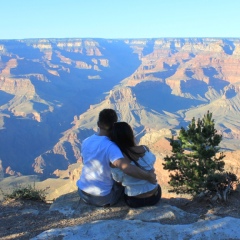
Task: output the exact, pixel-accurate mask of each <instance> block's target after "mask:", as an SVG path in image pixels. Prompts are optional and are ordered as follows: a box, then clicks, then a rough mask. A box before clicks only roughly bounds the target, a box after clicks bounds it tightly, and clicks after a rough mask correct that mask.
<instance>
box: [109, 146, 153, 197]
mask: <svg viewBox="0 0 240 240" xmlns="http://www.w3.org/2000/svg"><path fill="white" fill-rule="evenodd" d="M144 148H145V147H144ZM145 150H146V152H145V155H144V156H143V157H141V158H139V160H138V161H137V162H138V164H139V165H140V166H141V168H143V169H145V170H151V169H152V168H153V165H154V163H155V161H156V157H155V155H154V154H153V153H152V152H151V151H148V149H147V148H145ZM131 164H133V165H135V164H134V162H131ZM111 171H112V176H113V179H114V180H115V181H116V182H121V183H122V185H123V186H124V187H125V194H126V195H128V196H137V195H139V194H142V193H146V192H149V191H151V190H153V189H154V188H155V187H156V186H157V184H152V183H150V182H148V181H147V180H141V179H138V178H134V177H131V176H129V175H127V174H125V173H124V172H123V171H122V170H121V169H119V168H111Z"/></svg>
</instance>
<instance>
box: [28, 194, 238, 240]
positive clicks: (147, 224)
mask: <svg viewBox="0 0 240 240" xmlns="http://www.w3.org/2000/svg"><path fill="white" fill-rule="evenodd" d="M50 211H59V212H61V213H63V214H64V215H66V216H68V217H74V216H78V217H80V216H81V217H82V218H83V223H84V224H81V225H77V226H74V227H66V228H61V229H60V228H59V229H50V230H48V231H45V232H43V233H41V234H40V235H38V236H36V237H34V238H32V240H40V239H55V238H56V237H58V238H59V239H68V240H69V239H99V240H101V239H102V240H103V239H138V240H139V239H144V240H146V239H240V233H239V226H240V219H238V218H232V217H225V218H220V217H219V216H215V215H208V216H204V220H203V216H201V215H198V214H193V213H187V212H185V211H183V210H181V209H179V208H177V207H175V206H172V205H169V204H167V203H166V202H164V199H163V200H162V201H160V202H159V203H158V204H157V205H155V206H152V207H145V208H139V209H131V208H129V207H128V206H126V205H125V204H124V202H123V200H121V201H120V202H119V203H118V204H117V205H115V206H114V207H110V208H101V207H94V206H90V205H87V204H85V203H84V202H83V201H81V199H80V197H79V195H78V193H77V192H72V193H69V194H65V195H63V196H61V197H59V198H58V199H57V200H56V201H55V202H54V203H53V204H52V205H51V207H50Z"/></svg>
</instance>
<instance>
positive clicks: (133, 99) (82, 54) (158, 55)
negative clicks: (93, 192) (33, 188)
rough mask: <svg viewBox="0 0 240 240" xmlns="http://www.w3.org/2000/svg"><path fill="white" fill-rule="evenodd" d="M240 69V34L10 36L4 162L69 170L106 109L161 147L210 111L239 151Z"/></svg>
mask: <svg viewBox="0 0 240 240" xmlns="http://www.w3.org/2000/svg"><path fill="white" fill-rule="evenodd" d="M239 66H240V40H239V39H208V38H205V39H200V38H194V39H131V40H128V39H123V40H107V39H31V40H11V41H7V40H4V41H3V40H2V41H0V129H1V130H0V158H1V159H2V168H3V169H4V171H5V172H6V169H11V171H10V170H9V171H8V174H11V173H12V174H13V173H18V174H21V173H23V174H29V173H32V172H33V171H35V172H37V173H39V174H43V175H44V176H49V175H51V174H53V173H54V172H55V174H58V173H59V171H64V170H66V169H67V167H68V166H69V164H72V163H75V162H77V161H79V159H80V155H81V150H80V148H81V142H82V140H83V139H84V138H85V137H87V136H89V135H90V134H92V133H93V132H94V131H97V127H96V122H97V117H98V112H99V111H101V110H102V109H103V108H114V109H115V110H116V111H117V113H118V115H119V120H121V121H127V122H129V123H130V124H131V125H132V127H133V128H134V131H135V133H136V137H137V139H138V140H140V141H141V142H146V143H147V144H149V145H151V146H152V147H153V148H154V149H155V151H156V153H157V154H161V149H160V150H159V152H158V147H156V146H158V145H159V144H160V145H159V146H162V145H161V144H162V143H163V142H164V143H167V142H165V140H164V137H167V136H169V135H171V134H176V133H177V132H178V130H179V128H180V127H181V126H184V127H185V126H187V124H188V122H189V121H190V120H191V118H192V117H201V116H202V115H203V114H205V113H206V112H207V110H210V111H212V112H213V117H214V118H215V119H216V121H215V123H216V127H217V129H218V130H219V132H220V133H222V135H223V137H224V139H223V143H222V147H223V148H224V149H225V150H236V149H239V142H238V141H239V137H240V132H239V129H240V123H239V117H238V116H239V110H240V107H239V106H240V102H239V101H240V95H239V94H240V91H239V89H240V88H239V82H240V68H239ZM56 169H58V170H57V171H55V170H56Z"/></svg>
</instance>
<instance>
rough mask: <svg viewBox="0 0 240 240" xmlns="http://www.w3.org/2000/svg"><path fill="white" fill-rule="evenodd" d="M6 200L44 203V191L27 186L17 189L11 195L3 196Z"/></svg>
mask: <svg viewBox="0 0 240 240" xmlns="http://www.w3.org/2000/svg"><path fill="white" fill-rule="evenodd" d="M4 197H5V198H6V199H9V198H10V199H26V200H35V201H45V198H46V190H45V189H43V190H39V189H36V188H35V185H34V186H31V185H28V186H25V187H18V188H16V189H14V190H13V191H12V193H9V194H5V195H4Z"/></svg>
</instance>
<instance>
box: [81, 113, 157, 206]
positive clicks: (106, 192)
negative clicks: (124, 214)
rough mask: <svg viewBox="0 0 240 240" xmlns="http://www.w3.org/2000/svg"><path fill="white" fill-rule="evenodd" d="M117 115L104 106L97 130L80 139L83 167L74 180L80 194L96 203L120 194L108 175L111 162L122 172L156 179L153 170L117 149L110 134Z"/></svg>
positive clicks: (106, 202)
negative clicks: (76, 179)
mask: <svg viewBox="0 0 240 240" xmlns="http://www.w3.org/2000/svg"><path fill="white" fill-rule="evenodd" d="M117 120H118V117H117V114H116V112H115V111H114V110H113V109H103V110H102V111H101V112H100V113H99V118H98V123H97V124H98V127H99V132H98V134H94V135H92V136H91V137H89V138H87V139H85V140H84V141H83V143H82V158H83V164H84V165H83V168H82V173H81V176H80V179H79V180H78V181H77V186H78V191H79V195H80V197H81V198H82V199H83V201H85V202H86V203H89V204H92V205H95V206H112V205H114V204H115V203H117V201H118V200H119V198H120V197H121V195H122V193H123V187H122V186H121V185H119V184H118V183H116V182H114V180H113V178H112V176H111V167H110V164H112V165H113V166H114V167H117V168H120V169H121V170H122V171H123V172H124V173H125V174H128V175H130V176H132V177H135V178H140V179H144V180H148V181H149V182H151V183H156V175H155V173H154V172H153V171H151V172H149V171H144V170H142V169H140V168H139V167H137V166H135V165H132V164H130V162H129V160H127V159H125V158H124V157H123V154H122V152H121V151H120V149H119V148H118V147H117V145H115V143H113V142H112V141H111V140H110V139H109V137H110V134H111V129H112V126H113V124H114V123H115V122H117Z"/></svg>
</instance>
